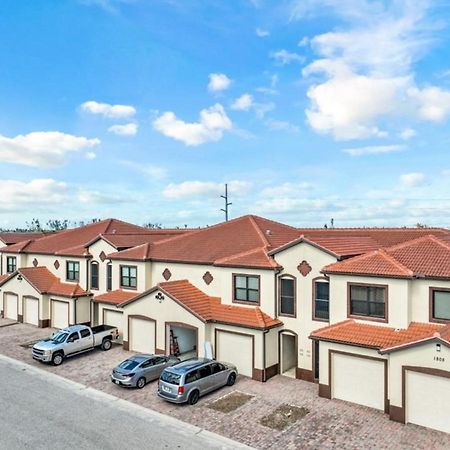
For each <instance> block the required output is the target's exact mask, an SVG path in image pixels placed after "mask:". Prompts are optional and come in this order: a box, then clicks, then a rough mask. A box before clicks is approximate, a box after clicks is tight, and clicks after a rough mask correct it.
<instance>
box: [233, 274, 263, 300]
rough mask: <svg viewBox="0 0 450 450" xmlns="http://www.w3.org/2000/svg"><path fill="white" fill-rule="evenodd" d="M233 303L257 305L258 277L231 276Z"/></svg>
mask: <svg viewBox="0 0 450 450" xmlns="http://www.w3.org/2000/svg"><path fill="white" fill-rule="evenodd" d="M233 285H234V294H233V295H234V299H233V300H234V301H236V302H250V303H259V276H258V275H233Z"/></svg>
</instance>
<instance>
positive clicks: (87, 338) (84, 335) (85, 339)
mask: <svg viewBox="0 0 450 450" xmlns="http://www.w3.org/2000/svg"><path fill="white" fill-rule="evenodd" d="M92 345H93V339H92V333H91V330H89V329H87V328H86V329H84V330H81V331H80V345H79V349H80V350H79V351H82V350H87V349H89V348H91V347H92Z"/></svg>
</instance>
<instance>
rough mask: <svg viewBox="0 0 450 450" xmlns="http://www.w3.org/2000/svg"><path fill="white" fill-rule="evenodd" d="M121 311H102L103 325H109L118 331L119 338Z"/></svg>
mask: <svg viewBox="0 0 450 450" xmlns="http://www.w3.org/2000/svg"><path fill="white" fill-rule="evenodd" d="M122 316H123V313H122V311H113V310H111V309H104V310H103V323H104V324H105V325H111V326H113V327H117V328H118V329H119V336H120V337H122V329H123V325H122Z"/></svg>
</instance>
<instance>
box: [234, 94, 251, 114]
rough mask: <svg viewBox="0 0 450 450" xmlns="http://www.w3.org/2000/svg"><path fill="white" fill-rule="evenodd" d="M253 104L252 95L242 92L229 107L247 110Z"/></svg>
mask: <svg viewBox="0 0 450 450" xmlns="http://www.w3.org/2000/svg"><path fill="white" fill-rule="evenodd" d="M252 106H253V97H252V96H251V95H250V94H242V95H241V96H240V97H238V98H237V99H236V100H235V101H234V102H233V104H232V105H231V109H235V110H238V111H248V110H249V109H250V108H251V107H252Z"/></svg>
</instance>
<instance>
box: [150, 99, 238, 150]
mask: <svg viewBox="0 0 450 450" xmlns="http://www.w3.org/2000/svg"><path fill="white" fill-rule="evenodd" d="M153 127H154V129H155V130H157V131H159V132H160V133H162V134H164V135H165V136H168V137H171V138H173V139H176V140H178V141H181V142H183V143H184V144H186V145H189V146H191V145H192V146H196V145H200V144H204V143H205V142H210V141H219V140H220V139H222V136H223V132H224V131H226V130H230V129H231V128H232V123H231V120H230V119H229V118H228V116H227V114H226V112H225V110H224V108H223V106H222V105H221V104H219V103H216V104H215V105H214V106H211V107H210V108H208V109H203V110H201V111H200V118H199V121H198V122H193V123H189V122H184V121H183V120H180V119H178V118H177V117H176V115H175V114H174V113H173V112H170V111H169V112H165V113H163V114H162V115H161V116H159V117H158V118H157V119H156V120H154V121H153Z"/></svg>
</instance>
